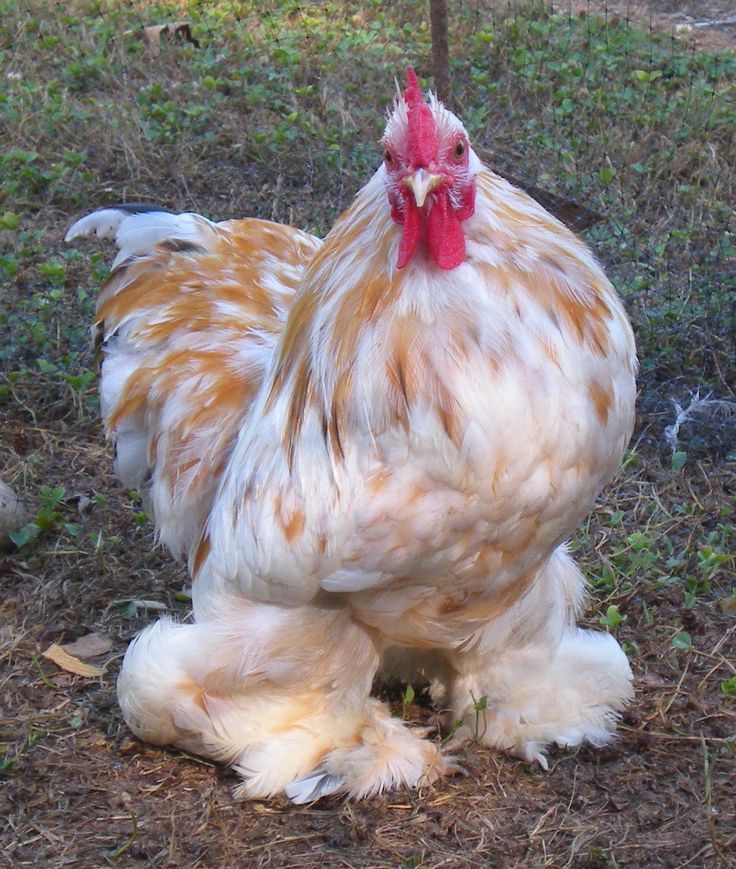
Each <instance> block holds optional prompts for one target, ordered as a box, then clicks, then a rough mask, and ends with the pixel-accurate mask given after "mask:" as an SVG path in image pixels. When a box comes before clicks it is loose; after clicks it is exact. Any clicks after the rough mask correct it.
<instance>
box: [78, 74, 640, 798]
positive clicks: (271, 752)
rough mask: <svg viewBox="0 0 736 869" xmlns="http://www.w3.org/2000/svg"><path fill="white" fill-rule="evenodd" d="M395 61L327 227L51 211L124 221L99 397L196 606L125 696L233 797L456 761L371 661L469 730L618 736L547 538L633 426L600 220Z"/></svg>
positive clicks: (609, 670)
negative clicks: (220, 770) (521, 166)
mask: <svg viewBox="0 0 736 869" xmlns="http://www.w3.org/2000/svg"><path fill="white" fill-rule="evenodd" d="M407 78H408V84H407V87H406V89H405V91H404V92H403V93H401V92H399V94H398V96H397V98H396V102H395V105H394V108H393V111H392V112H391V114H390V115H389V118H388V122H387V126H386V130H385V134H384V136H383V140H382V144H383V160H382V164H381V166H380V167H379V169H378V170H377V172H376V173H375V175H374V176H373V177H372V178H371V179H370V181H368V183H367V184H366V185H365V186H364V187H363V188H362V190H361V191H360V192H359V193H358V194H357V196H356V198H355V200H354V202H353V203H352V205H351V206H350V207H349V208H348V209H347V211H346V212H345V213H344V214H343V215H342V216H341V217H340V218H339V219H338V221H337V223H336V224H335V226H334V228H333V229H332V231H331V232H330V233H329V234H328V235H327V237H326V238H325V240H324V242H320V241H319V240H318V239H317V238H314V237H312V236H310V235H307V234H306V233H304V232H301V231H300V230H298V229H294V228H291V227H288V226H281V225H278V224H274V223H270V222H266V221H261V220H255V219H252V220H233V221H226V222H222V223H212V222H210V221H209V220H206V219H205V218H204V217H200V216H198V215H196V214H179V215H176V214H171V213H168V212H166V211H165V210H164V209H158V208H152V207H150V206H146V207H144V206H135V205H133V206H130V205H129V206H122V207H119V208H106V209H102V210H99V211H96V212H94V213H92V214H90V215H88V216H87V217H84V218H82V219H81V220H79V221H77V223H75V224H74V225H73V226H72V228H71V229H70V230H69V233H68V235H67V240H72V239H76V238H77V237H80V236H88V235H92V234H97V235H98V236H102V237H113V236H114V238H115V240H116V242H117V245H118V246H119V249H120V250H119V253H118V255H117V258H116V259H115V261H114V263H113V267H112V271H111V273H110V276H109V277H108V279H107V281H106V283H105V285H104V287H103V289H102V292H101V295H100V299H99V304H98V309H97V331H98V341H99V346H100V348H101V353H102V360H103V361H102V369H101V407H102V413H103V416H104V420H105V424H106V427H107V431H108V432H109V434H110V436H111V437H112V438H113V440H114V441H115V444H116V452H117V470H118V473H119V476H120V477H121V478H122V480H123V481H124V482H125V484H126V485H128V486H133V487H137V488H138V489H139V490H140V491H141V492H142V493H143V494H144V497H145V498H146V503H147V505H148V509H149V511H150V513H151V515H152V516H153V518H154V519H155V523H156V527H157V533H158V536H159V538H160V540H161V541H163V542H164V543H165V544H167V545H168V547H169V548H170V549H171V550H172V552H173V553H174V554H175V555H176V556H179V557H181V558H184V559H186V561H187V563H188V566H189V571H190V573H191V577H192V604H193V616H194V620H193V622H192V623H187V624H182V623H177V622H175V621H173V620H172V619H170V618H162V619H160V620H159V621H158V622H156V623H155V624H153V625H151V626H149V627H148V628H146V629H145V630H144V631H143V632H142V633H141V634H139V635H138V637H137V638H136V639H134V640H133V642H132V643H131V644H130V646H129V648H128V651H127V654H126V655H125V659H124V662H123V665H122V670H121V673H120V677H119V682H118V695H119V700H120V704H121V707H122V710H123V714H124V716H125V719H126V721H127V723H128V725H129V726H130V728H131V729H132V730H133V732H134V733H135V734H137V735H138V736H139V737H141V738H142V739H144V740H147V741H149V742H152V743H155V744H158V745H172V746H177V747H179V748H181V749H184V750H186V751H189V752H193V753H195V754H199V755H203V756H205V757H208V758H212V759H214V760H216V761H219V762H223V763H226V764H231V765H232V766H233V767H234V769H235V770H236V771H237V773H239V775H240V776H241V777H242V783H241V784H240V785H239V790H240V793H241V794H242V795H245V796H251V797H268V796H271V795H274V794H277V793H280V792H285V793H286V794H287V795H288V797H290V798H291V799H292V800H293V801H295V802H297V803H304V802H308V801H311V800H314V799H317V798H319V797H321V796H323V795H326V794H345V795H348V796H351V797H355V798H361V797H367V796H369V795H372V794H376V793H378V792H380V791H383V790H387V789H393V788H397V787H400V786H415V785H417V784H419V783H421V782H423V781H432V780H434V779H435V778H436V777H437V776H440V775H442V774H446V773H451V772H453V771H455V770H456V764H455V760H454V758H453V757H452V756H447V755H446V754H445V753H444V752H443V751H442V750H440V749H439V748H438V746H437V745H435V744H434V743H433V742H430V741H429V740H427V739H424V738H423V737H424V736H425V735H426V733H422V732H420V731H418V730H415V729H412V728H410V727H408V726H407V725H406V724H405V723H404V722H402V721H400V720H397V719H396V718H394V717H392V716H391V714H390V712H389V709H388V707H387V705H386V704H385V703H383V702H381V701H379V700H378V699H374V698H372V697H371V688H372V683H373V680H374V676H375V674H376V673H377V671H378V670H379V668H380V667H381V666H382V665H383V666H384V667H388V668H393V669H394V672H398V673H400V674H402V675H403V676H404V677H406V676H407V674H408V673H412V674H413V675H412V676H411V678H417V674H420V675H422V676H423V677H425V678H426V679H427V680H428V681H429V683H430V690H431V694H432V697H433V699H434V700H435V701H436V703H437V704H439V705H440V707H441V708H443V709H444V710H446V711H447V712H448V713H449V716H450V717H451V719H452V720H454V721H455V722H456V726H457V729H456V731H455V735H454V742H455V743H456V744H458V743H462V741H463V739H465V738H468V737H470V736H475V737H477V738H479V739H480V742H481V743H483V744H485V745H488V746H492V747H495V748H497V749H500V750H503V751H506V752H510V753H511V754H513V755H516V756H519V757H521V758H523V759H525V760H527V761H536V762H537V763H539V764H540V765H541V766H543V767H545V768H546V765H547V761H546V754H545V750H546V748H547V747H548V746H549V745H550V744H552V743H556V744H558V745H560V746H568V747H569V746H576V745H579V744H581V743H583V742H586V741H587V742H589V743H592V744H593V745H596V746H597V745H601V744H603V743H605V742H607V741H608V740H609V739H610V738H611V736H612V732H613V730H614V728H615V724H616V721H617V717H618V715H619V713H620V710H621V709H622V708H623V707H624V705H625V704H626V702H627V701H628V700H629V699H630V698H631V696H632V676H631V671H630V668H629V665H628V662H627V659H626V656H625V654H624V653H623V651H622V650H621V648H620V647H619V645H618V643H617V642H616V640H615V639H614V638H613V637H612V636H610V635H609V634H606V633H600V632H595V631H588V630H582V629H579V628H577V627H576V618H577V616H578V615H579V613H580V609H581V606H582V603H583V598H584V580H583V577H582V575H581V573H580V571H579V570H578V568H577V566H576V565H575V563H574V562H573V560H572V559H571V557H570V555H569V554H568V552H567V550H566V548H565V543H564V541H565V539H566V538H567V537H568V536H569V535H570V533H571V532H572V531H573V530H574V529H575V527H576V526H577V525H578V524H579V523H580V522H581V520H582V519H583V518H584V517H585V516H586V514H587V513H588V512H589V510H590V508H591V505H592V504H593V502H594V499H595V498H596V496H597V494H598V493H599V492H600V490H601V488H602V487H603V486H604V485H605V484H606V482H607V481H609V480H610V478H611V477H612V475H613V474H614V473H615V472H616V470H617V468H618V467H619V464H620V461H621V458H622V455H623V452H624V449H625V447H626V444H627V442H628V440H629V437H630V435H631V431H632V424H633V409H634V392H635V389H634V376H635V369H636V357H635V348H634V341H633V337H632V332H631V328H630V325H629V323H628V320H627V318H626V315H625V313H624V311H623V308H622V306H621V303H620V301H619V299H618V297H617V295H616V293H615V291H614V290H613V288H612V287H611V285H610V283H609V282H608V280H607V279H606V277H605V276H604V274H603V272H602V270H601V268H600V267H599V265H598V264H597V262H596V261H595V259H594V257H593V256H592V254H591V253H590V251H589V250H588V249H587V247H586V246H585V245H584V244H583V243H582V242H581V241H580V240H579V239H578V238H576V237H575V236H574V235H573V234H572V233H571V232H570V231H569V230H567V229H566V228H565V227H564V226H563V225H562V224H561V223H559V222H558V221H557V220H555V219H554V218H553V217H552V216H551V215H550V214H548V213H547V212H546V211H545V210H544V209H543V208H542V207H541V206H540V205H538V204H537V203H536V202H535V201H534V200H532V199H530V198H529V197H528V196H527V195H526V194H524V193H523V192H521V191H520V190H518V189H516V188H515V187H513V186H512V185H511V184H509V183H508V182H507V181H505V180H503V179H502V178H500V177H499V176H497V175H495V174H494V173H493V172H492V171H490V170H489V169H488V168H486V167H485V166H484V165H483V164H482V163H481V161H480V159H479V158H478V156H477V155H476V154H475V152H474V151H473V149H472V148H471V146H470V144H469V141H468V135H467V133H466V131H465V128H464V127H463V125H462V123H461V122H460V121H459V120H458V118H457V117H456V116H455V115H454V114H452V113H451V112H450V111H448V110H447V109H446V108H444V107H443V105H442V104H441V103H440V102H439V101H438V100H437V99H436V98H435V97H434V96H432V95H431V94H430V95H429V97H428V99H425V97H424V96H423V94H422V92H421V90H420V87H419V83H418V80H417V78H416V75H415V73H414V72H413V70H411V69H410V70H408V73H407ZM481 701H482V703H481ZM479 709H482V711H483V715H482V718H483V721H482V727H481V728H479V727H478V717H479V712H478V710H479ZM479 730H480V732H479Z"/></svg>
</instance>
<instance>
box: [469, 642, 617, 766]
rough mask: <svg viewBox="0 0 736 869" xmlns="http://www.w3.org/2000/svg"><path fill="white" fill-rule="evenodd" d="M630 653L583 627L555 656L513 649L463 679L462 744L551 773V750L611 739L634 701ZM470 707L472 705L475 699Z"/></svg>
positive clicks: (532, 649) (533, 649)
mask: <svg viewBox="0 0 736 869" xmlns="http://www.w3.org/2000/svg"><path fill="white" fill-rule="evenodd" d="M633 694H634V692H633V688H632V674H631V669H630V667H629V662H628V660H627V658H626V655H625V654H624V652H623V651H622V649H621V647H620V646H619V645H618V643H617V642H616V640H615V639H614V638H613V637H612V636H610V635H609V634H604V633H600V632H598V631H584V630H577V631H575V632H574V633H571V634H569V635H567V636H565V637H564V638H563V640H562V642H561V643H560V646H559V648H558V649H557V651H556V652H555V651H554V650H550V649H549V648H546V647H544V646H538V647H534V646H527V647H524V648H523V649H514V650H509V651H508V652H507V653H505V654H499V655H498V656H497V657H495V658H494V661H493V663H492V664H490V665H489V666H488V667H487V668H486V669H485V670H484V671H483V673H482V674H481V675H476V676H470V675H465V676H463V677H461V678H460V679H459V680H458V682H457V683H456V684H455V686H454V687H453V695H454V697H455V698H456V702H458V701H459V699H460V696H462V695H464V696H465V698H466V700H465V702H464V703H463V705H462V711H461V712H460V714H459V718H460V719H461V720H462V721H463V727H462V728H461V729H460V730H459V731H458V732H457V733H456V740H462V739H464V738H473V737H475V738H477V739H478V740H479V741H480V742H481V743H483V744H484V745H488V746H492V747H494V748H500V749H504V750H506V751H508V752H510V753H511V754H514V755H516V756H518V757H521V758H523V759H524V760H527V761H536V762H537V763H539V765H540V766H542V767H543V768H544V769H547V759H546V756H545V748H546V747H547V746H549V745H550V744H552V743H556V744H557V745H559V746H561V747H564V748H571V747H573V746H577V745H580V744H581V743H583V742H589V743H590V744H592V745H595V746H601V745H605V744H606V743H608V742H610V740H611V739H612V737H613V732H614V730H615V727H616V723H617V721H618V718H619V712H620V711H621V709H623V707H624V706H625V705H626V704H627V703H628V702H629V701H630V700H631V699H632V697H633ZM467 698H470V699H469V702H468V699H467Z"/></svg>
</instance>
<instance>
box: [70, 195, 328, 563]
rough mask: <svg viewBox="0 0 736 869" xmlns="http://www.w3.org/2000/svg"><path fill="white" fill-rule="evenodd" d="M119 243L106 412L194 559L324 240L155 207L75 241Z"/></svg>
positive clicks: (79, 232) (104, 298)
mask: <svg viewBox="0 0 736 869" xmlns="http://www.w3.org/2000/svg"><path fill="white" fill-rule="evenodd" d="M92 236H97V237H98V238H109V239H114V240H115V242H116V244H117V246H118V249H119V250H118V253H117V256H116V257H115V260H114V261H113V264H112V271H111V273H110V276H109V277H108V279H107V281H106V282H105V284H104V285H103V287H102V289H101V292H100V296H99V299H98V303H97V320H96V329H97V336H98V342H99V349H100V350H101V352H102V357H103V361H102V370H101V386H100V392H101V399H102V400H101V404H102V412H103V417H104V421H105V425H106V428H107V431H108V435H109V436H110V437H111V438H112V439H113V440H114V441H115V443H116V447H117V471H118V475H119V476H120V478H121V479H122V480H123V482H124V483H125V484H126V485H130V486H134V487H137V488H140V489H141V493H142V494H143V496H144V499H145V502H146V505H147V511H148V512H150V513H152V516H153V518H154V520H155V522H156V526H157V531H158V534H159V538H160V539H161V540H162V542H164V543H165V544H166V545H167V546H168V547H169V548H170V549H171V551H172V552H173V553H174V555H176V556H177V557H182V556H186V557H188V558H189V559H193V558H194V553H195V551H196V548H197V546H198V544H199V542H200V538H201V535H202V530H203V528H204V524H205V522H206V520H207V516H208V514H209V511H210V509H211V506H212V500H213V497H214V492H215V490H216V488H217V486H218V484H219V478H220V476H221V474H222V473H223V471H224V468H225V467H226V466H227V462H228V459H229V456H230V453H231V451H232V448H233V445H234V443H235V441H236V438H237V434H238V431H239V430H240V427H241V425H242V424H243V422H244V420H245V418H246V415H247V412H248V408H249V406H250V403H251V401H252V399H253V397H254V395H255V394H256V393H257V391H258V389H259V388H260V385H261V382H262V380H263V375H264V372H265V370H266V368H267V366H268V365H269V363H270V360H271V356H272V354H273V350H274V347H275V346H276V342H277V340H278V336H279V334H280V332H281V329H282V327H283V322H284V319H285V316H286V312H287V311H288V308H289V307H290V305H291V300H292V299H293V296H294V292H295V289H296V285H297V280H298V276H299V274H300V273H301V272H302V271H303V270H304V269H305V268H306V266H307V265H308V263H309V262H310V261H311V258H312V256H313V255H314V253H315V251H316V250H317V248H318V247H319V244H320V242H319V241H318V239H315V238H313V237H312V236H309V235H307V234H306V233H303V232H301V231H299V230H297V229H294V228H293V227H289V226H282V225H279V224H274V223H268V222H266V221H262V220H238V221H226V222H224V223H213V222H212V221H210V220H208V219H207V218H205V217H202V216H200V215H198V214H193V213H186V214H173V213H171V212H170V211H167V210H166V209H164V208H160V207H158V206H155V205H147V204H130V205H122V206H116V207H113V208H103V209H100V210H98V211H95V212H93V213H92V214H88V215H87V216H86V217H83V218H81V219H80V220H78V221H76V223H74V224H73V225H72V226H71V228H70V229H69V231H68V232H67V235H66V239H67V241H74V240H76V239H79V238H83V237H92Z"/></svg>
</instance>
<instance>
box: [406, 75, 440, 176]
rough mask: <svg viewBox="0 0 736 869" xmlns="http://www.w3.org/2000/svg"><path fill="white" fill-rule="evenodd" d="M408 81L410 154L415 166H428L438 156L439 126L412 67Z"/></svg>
mask: <svg viewBox="0 0 736 869" xmlns="http://www.w3.org/2000/svg"><path fill="white" fill-rule="evenodd" d="M406 83H407V88H406V90H405V91H404V102H405V103H406V106H407V108H408V110H409V155H410V158H411V162H412V164H413V165H414V166H417V167H418V166H426V165H428V164H429V163H430V162H431V161H432V160H433V159H435V158H436V156H437V148H438V146H439V141H438V139H437V126H436V125H435V122H434V115H433V114H432V110H431V109H430V107H429V106H428V105H427V103H426V102H425V101H424V95H423V94H422V91H421V88H420V87H419V79H418V78H417V74H416V73H415V72H414V69H413V68H412V67H409V68H408V69H407V70H406Z"/></svg>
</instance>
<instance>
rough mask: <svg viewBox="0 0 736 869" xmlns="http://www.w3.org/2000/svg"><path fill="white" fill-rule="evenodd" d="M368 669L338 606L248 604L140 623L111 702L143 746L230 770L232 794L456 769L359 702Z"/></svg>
mask: <svg viewBox="0 0 736 869" xmlns="http://www.w3.org/2000/svg"><path fill="white" fill-rule="evenodd" d="M310 637H313V638H314V640H315V642H316V641H319V643H320V646H319V648H318V649H317V648H315V647H314V646H312V647H310V646H309V645H308V640H309V638H310ZM377 665H378V654H377V652H376V649H375V647H374V644H373V640H372V639H371V637H370V635H369V634H368V633H367V632H366V631H365V630H364V629H363V628H361V627H360V626H358V625H356V624H355V623H354V622H352V620H351V619H350V618H349V616H348V615H347V614H346V613H345V612H343V611H340V610H337V611H335V610H327V611H319V610H316V609H315V610H308V609H307V608H299V609H287V608H277V607H269V606H267V605H252V606H251V607H249V610H248V612H247V613H245V614H241V615H240V616H239V617H238V618H237V619H233V620H232V621H229V622H226V623H223V621H222V620H218V621H216V622H198V623H195V624H189V625H182V624H176V623H174V622H172V621H170V620H168V619H162V620H160V621H159V622H157V623H156V624H154V625H152V626H150V627H149V628H147V629H146V630H145V631H143V633H142V634H140V636H139V637H138V638H137V639H136V640H134V641H133V643H131V645H130V647H129V649H128V652H127V654H126V656H125V660H124V662H123V668H122V671H121V674H120V678H119V682H118V695H119V699H120V705H121V707H122V709H123V714H124V716H125V719H126V721H127V722H128V724H129V726H130V727H131V729H132V730H133V731H134V732H135V733H136V734H137V735H138V736H140V737H141V738H142V739H145V740H147V741H149V742H153V743H156V744H158V745H175V746H177V747H178V748H182V749H184V750H186V751H189V752H191V753H193V754H198V755H202V756H204V757H209V758H212V759H214V760H216V761H219V762H222V763H228V764H231V765H232V766H233V767H234V769H235V770H236V771H237V772H238V773H239V774H240V775H241V776H242V777H243V783H242V784H241V785H240V786H239V787H238V788H237V790H236V793H237V794H238V795H239V796H246V797H268V796H272V795H274V794H277V793H280V792H282V791H286V793H287V795H288V796H289V798H290V799H292V800H293V801H294V802H297V803H305V802H310V801H312V800H315V799H318V798H319V797H322V796H325V795H327V794H345V795H348V796H351V797H365V796H369V795H372V794H376V793H379V792H381V791H384V790H391V789H394V788H397V787H401V786H404V785H408V786H415V785H418V784H420V783H422V782H423V781H427V782H429V781H432V780H434V779H435V778H437V777H438V776H439V775H443V774H446V773H451V772H454V771H456V768H455V767H454V765H453V763H452V759H450V758H443V757H442V756H441V755H440V754H439V751H438V749H437V747H436V746H435V745H433V744H432V743H430V742H427V741H426V740H424V739H421V738H420V737H419V736H418V735H417V734H416V733H415V732H412V731H411V730H410V729H409V728H407V727H406V726H405V725H404V724H403V723H402V722H401V721H398V720H396V719H393V718H391V717H390V714H389V712H388V709H387V708H386V707H385V706H384V705H383V704H382V703H380V702H378V701H376V700H372V699H370V697H369V692H370V687H371V682H372V677H373V674H374V672H375V670H376V667H377Z"/></svg>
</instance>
